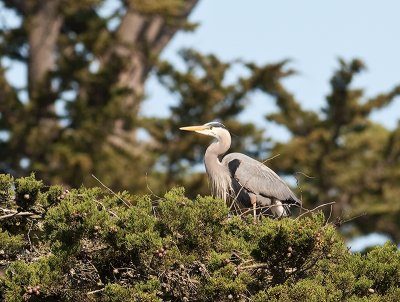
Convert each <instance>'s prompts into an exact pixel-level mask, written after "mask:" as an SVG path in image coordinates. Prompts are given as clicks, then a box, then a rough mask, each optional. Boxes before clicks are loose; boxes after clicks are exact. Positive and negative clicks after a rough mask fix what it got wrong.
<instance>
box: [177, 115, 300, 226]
mask: <svg viewBox="0 0 400 302" xmlns="http://www.w3.org/2000/svg"><path fill="white" fill-rule="evenodd" d="M180 129H181V130H186V131H195V132H197V133H200V134H204V135H209V136H213V137H215V138H216V139H217V140H216V141H215V142H213V143H212V144H211V145H210V146H209V147H208V148H207V150H206V153H205V156H204V164H205V166H206V171H207V174H208V177H209V179H210V184H211V191H212V194H213V195H214V196H216V197H219V198H222V199H223V200H225V202H226V201H227V200H232V202H235V201H236V200H237V201H238V202H239V203H240V204H241V205H242V206H245V207H250V206H252V207H253V215H254V219H256V208H257V205H260V206H262V207H269V208H270V209H271V212H272V213H273V215H274V216H276V217H282V216H287V215H288V214H289V211H288V210H289V205H291V204H294V205H300V204H301V202H300V200H299V199H298V198H297V197H296V195H295V194H294V193H293V192H292V191H291V190H290V189H289V187H288V186H287V185H286V183H285V182H284V181H283V180H282V179H281V178H280V177H279V176H278V175H277V174H276V173H275V172H274V171H272V170H271V169H270V168H268V167H267V166H265V165H264V164H262V163H260V162H259V161H257V160H255V159H252V158H251V157H249V156H247V155H244V154H241V153H230V154H227V155H225V156H224V157H222V159H221V156H223V155H224V154H225V153H226V152H227V151H228V149H229V148H230V146H231V135H230V133H229V131H228V130H227V129H226V128H225V126H224V125H223V124H221V123H218V122H211V123H206V124H204V125H201V126H189V127H181V128H180ZM220 159H221V160H220Z"/></svg>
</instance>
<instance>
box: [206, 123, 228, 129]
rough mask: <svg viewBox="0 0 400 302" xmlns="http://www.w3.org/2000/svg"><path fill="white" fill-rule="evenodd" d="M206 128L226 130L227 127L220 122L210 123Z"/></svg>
mask: <svg viewBox="0 0 400 302" xmlns="http://www.w3.org/2000/svg"><path fill="white" fill-rule="evenodd" d="M205 126H208V128H209V129H213V128H224V129H226V127H225V126H224V125H223V124H221V123H219V122H210V123H207V124H205Z"/></svg>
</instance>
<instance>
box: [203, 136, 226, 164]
mask: <svg viewBox="0 0 400 302" xmlns="http://www.w3.org/2000/svg"><path fill="white" fill-rule="evenodd" d="M230 146H231V136H230V134H229V133H228V132H227V133H224V134H222V135H221V137H220V138H219V139H217V141H216V142H214V143H212V144H211V145H210V146H209V147H208V148H207V150H206V154H205V157H204V161H205V163H206V165H207V163H208V162H209V163H213V162H214V163H219V164H220V161H219V159H218V156H219V155H223V154H225V153H226V151H228V150H229V148H230Z"/></svg>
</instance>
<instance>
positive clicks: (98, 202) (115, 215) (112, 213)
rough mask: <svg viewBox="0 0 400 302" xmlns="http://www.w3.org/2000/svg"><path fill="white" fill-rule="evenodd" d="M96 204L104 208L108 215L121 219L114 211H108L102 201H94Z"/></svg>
mask: <svg viewBox="0 0 400 302" xmlns="http://www.w3.org/2000/svg"><path fill="white" fill-rule="evenodd" d="M94 202H95V203H97V204H99V205H101V206H102V208H103V209H104V210H105V211H107V212H108V213H110V214H111V215H113V216H114V217H116V218H118V219H119V216H118V215H117V214H115V213H114V212H113V211H111V210H108V209H107V208H106V206H105V205H104V204H103V203H101V202H100V201H98V200H96V199H94Z"/></svg>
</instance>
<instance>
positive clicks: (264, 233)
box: [0, 175, 400, 302]
mask: <svg viewBox="0 0 400 302" xmlns="http://www.w3.org/2000/svg"><path fill="white" fill-rule="evenodd" d="M0 198H1V200H0V204H1V213H0V215H1V217H0V226H1V232H0V251H1V254H0V265H1V267H0V269H1V275H0V276H1V277H0V298H1V300H4V301H7V302H14V301H15V302H16V301H107V302H108V301H109V302H111V301H113V302H114V301H400V252H399V251H398V249H397V248H396V246H394V245H393V244H391V243H387V244H385V245H384V246H382V247H377V248H375V249H372V250H371V251H369V252H368V253H367V254H365V255H361V254H353V253H351V252H350V251H349V250H348V248H347V247H346V246H345V244H344V242H343V240H342V239H341V237H340V235H339V233H338V232H337V231H336V229H335V227H334V226H333V225H332V224H330V223H326V221H325V218H324V216H323V215H322V214H320V213H316V214H312V213H310V214H309V215H303V216H301V217H299V218H285V219H281V220H272V219H270V218H263V219H261V220H260V221H259V222H258V223H257V224H253V223H252V218H251V217H239V216H232V215H230V214H229V210H228V208H227V207H226V206H225V204H224V203H223V202H222V201H221V200H218V199H213V198H211V197H202V196H199V197H197V198H196V199H195V200H190V199H188V198H187V197H185V195H184V190H183V189H182V188H175V189H173V190H171V191H170V192H168V193H166V194H165V196H164V197H162V198H152V197H151V196H132V195H130V194H128V193H126V192H123V193H119V194H115V195H113V194H110V193H108V192H104V190H102V189H99V188H93V189H87V188H83V187H82V188H80V189H71V190H70V191H68V190H64V189H63V188H61V187H60V186H52V187H46V186H44V185H43V183H42V182H40V181H38V180H36V179H35V177H34V176H33V175H32V176H30V177H27V178H21V179H18V180H14V179H13V178H12V177H10V176H8V175H0Z"/></svg>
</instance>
